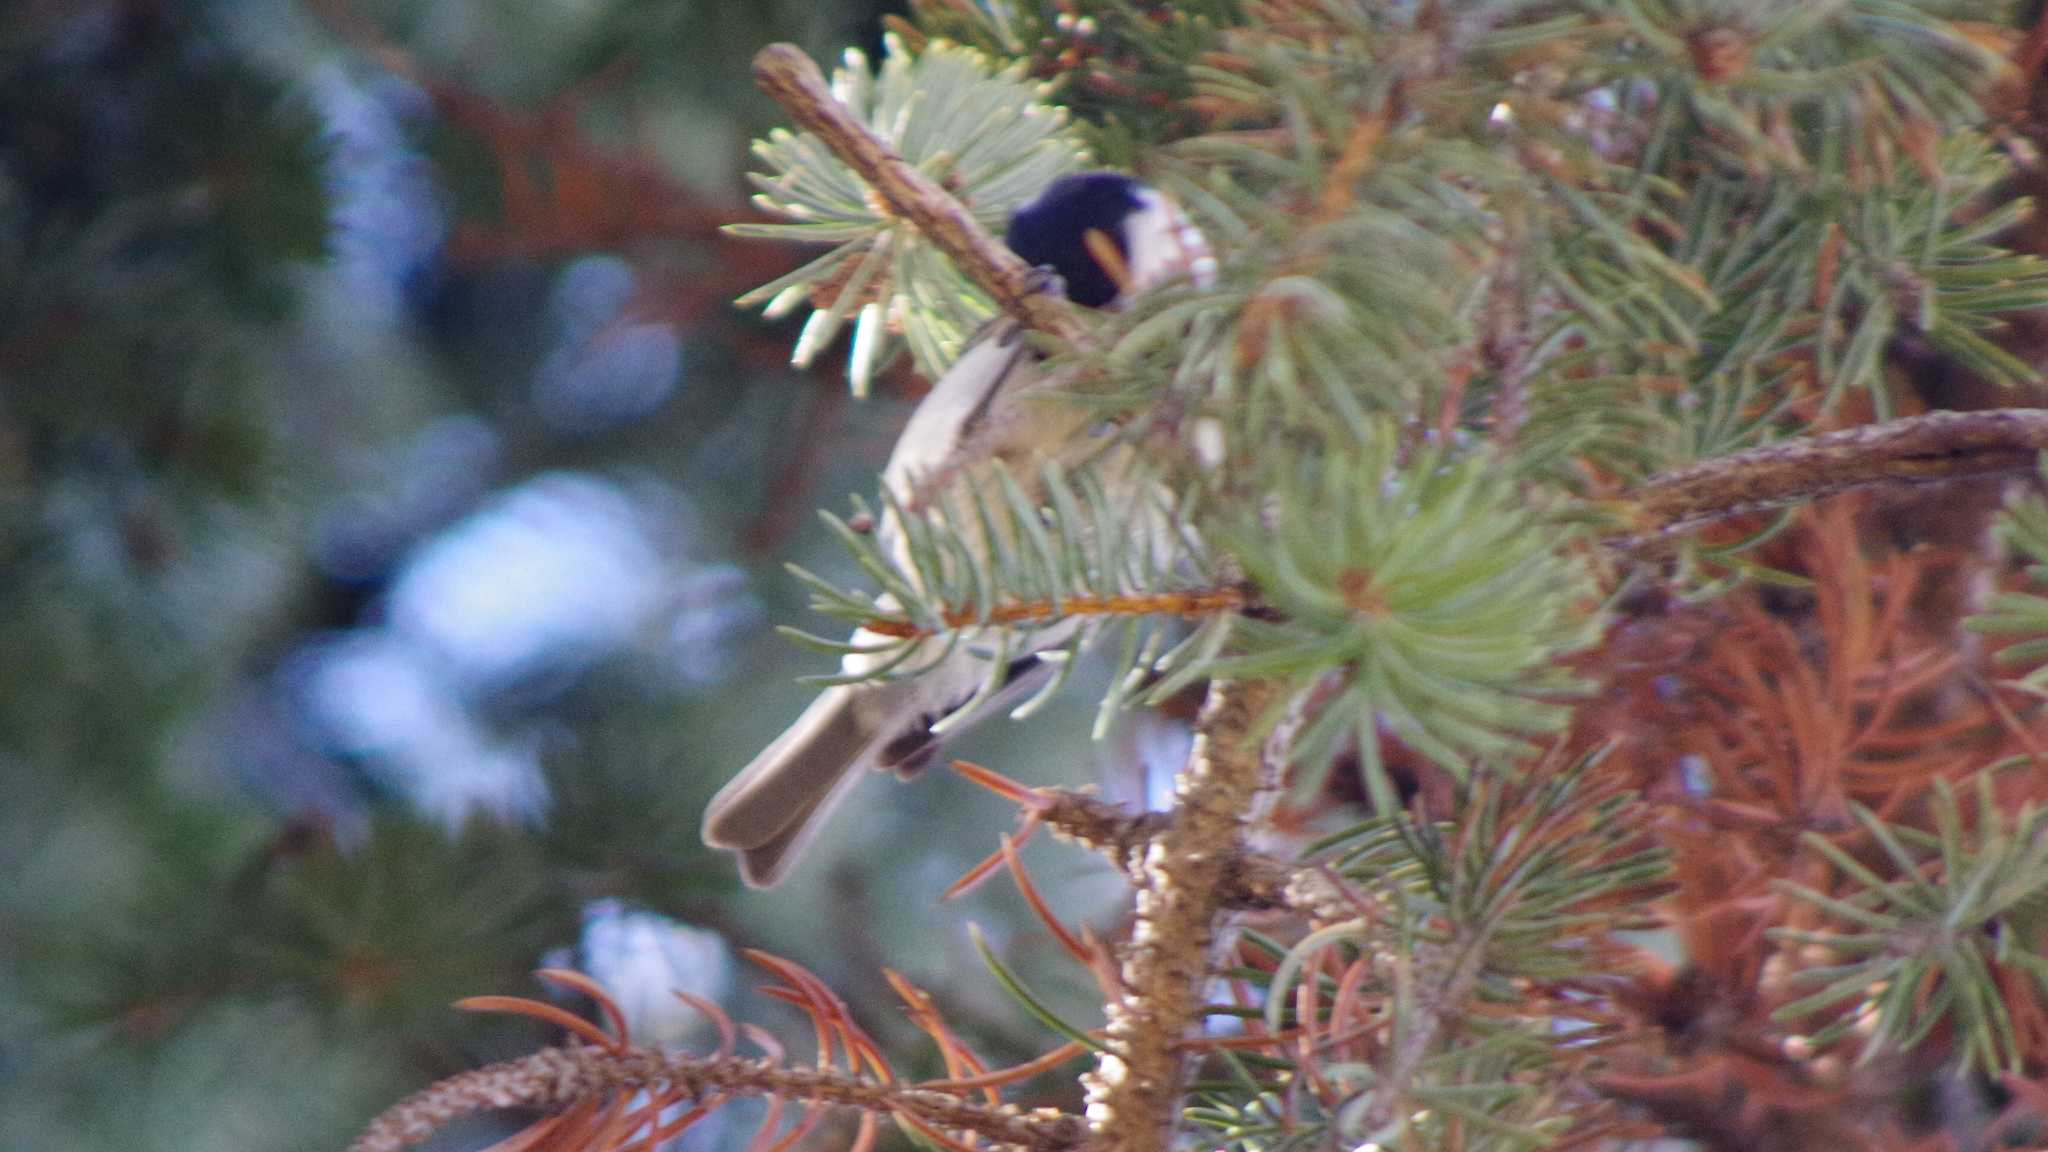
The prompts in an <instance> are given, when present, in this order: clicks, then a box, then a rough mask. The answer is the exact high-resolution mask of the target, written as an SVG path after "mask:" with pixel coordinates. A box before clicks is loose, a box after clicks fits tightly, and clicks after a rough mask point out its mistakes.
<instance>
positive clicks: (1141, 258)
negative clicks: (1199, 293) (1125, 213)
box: [1126, 188, 1216, 290]
mask: <svg viewBox="0 0 2048 1152" xmlns="http://www.w3.org/2000/svg"><path fill="white" fill-rule="evenodd" d="M1139 197H1140V198H1141V199H1142V200H1143V201H1144V205H1145V206H1144V207H1143V208H1141V209H1139V210H1138V211H1137V212H1135V213H1133V214H1132V215H1131V219H1130V222H1129V224H1128V225H1127V226H1126V227H1128V228H1129V235H1128V240H1129V247H1130V252H1131V279H1132V281H1133V285H1134V287H1135V288H1136V289H1138V290H1143V289H1146V288H1151V287H1154V286H1156V285H1158V284H1161V283H1164V282H1165V281H1167V280H1170V279H1172V278H1174V277H1175V276H1186V277H1187V278H1188V279H1189V280H1191V281H1193V282H1194V284H1195V285H1196V286H1197V287H1200V288H1206V287H1208V286H1209V285H1211V284H1214V283H1215V282H1216V255H1215V253H1214V252H1212V251H1211V250H1210V248H1209V239H1208V237H1206V236H1203V235H1202V230H1201V229H1199V228H1197V227H1195V223H1194V221H1192V220H1190V219H1188V215H1187V213H1186V212H1184V211H1182V210H1181V207H1180V205H1178V204H1176V203H1174V202H1173V201H1172V200H1171V199H1170V198H1168V197H1167V196H1166V195H1165V194H1164V193H1162V192H1159V191H1156V190H1154V189H1150V188H1147V189H1145V190H1144V191H1142V192H1140V193H1139Z"/></svg>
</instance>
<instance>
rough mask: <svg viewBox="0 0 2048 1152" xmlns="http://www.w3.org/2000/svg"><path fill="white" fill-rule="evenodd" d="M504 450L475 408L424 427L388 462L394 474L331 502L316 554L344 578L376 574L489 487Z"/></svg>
mask: <svg viewBox="0 0 2048 1152" xmlns="http://www.w3.org/2000/svg"><path fill="white" fill-rule="evenodd" d="M503 457H504V450H503V447H502V444H501V442H500V437H499V436H498V433H497V431H496V430H495V429H493V428H492V427H491V425H490V424H489V423H488V422H486V421H484V420H482V419H480V418H478V417H476V416H471V415H467V414H461V415H455V416H447V417H443V418H441V419H439V420H436V421H434V422H433V423H431V424H429V425H427V426H426V427H425V428H423V429H421V430H420V431H419V432H418V433H417V434H416V435H414V436H413V437H411V438H410V439H409V440H407V441H406V442H405V443H404V444H403V445H401V446H400V447H399V448H398V450H397V451H395V452H393V453H392V454H391V456H390V458H389V460H388V461H385V462H383V463H382V466H381V468H380V472H381V474H382V475H383V476H384V477H386V479H385V480H384V481H383V482H382V483H379V484H377V485H375V486H374V487H372V488H370V489H369V490H367V491H360V492H352V493H350V494H349V495H347V496H345V497H343V498H342V499H340V500H338V501H336V502H335V503H334V504H332V505H330V506H329V507H327V508H326V509H323V510H322V511H321V513H320V515H319V518H318V519H317V520H316V521H315V524H314V529H313V549H314V557H315V559H316V561H317V562H318V563H319V565H320V567H321V569H322V570H324V571H326V572H327V573H328V574H330V575H332V576H334V577H336V578H337V579H341V580H369V579H373V578H375V577H377V576H379V575H382V574H383V573H384V572H386V571H387V570H389V568H390V567H391V565H392V564H393V563H395V562H396V561H397V560H398V558H399V556H400V555H401V554H402V553H403V552H404V551H405V550H406V549H407V548H410V547H411V546H412V545H413V544H414V543H415V542H416V541H418V540H419V539H420V538H421V537H423V536H425V535H426V534H427V533H429V532H431V531H433V530H435V529H437V528H439V527H441V526H442V525H444V524H446V523H448V522H449V521H450V520H452V519H454V518H455V517H456V516H458V515H460V514H461V512H462V511H463V510H464V509H466V508H467V507H469V505H470V504H471V503H473V502H474V501H476V499H477V498H478V497H480V496H481V495H483V493H484V492H485V490H487V489H488V488H489V487H490V484H491V481H492V479H493V478H494V477H496V476H497V474H498V472H499V469H500V468H501V466H502V461H503Z"/></svg>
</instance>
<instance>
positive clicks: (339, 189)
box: [307, 65, 448, 321]
mask: <svg viewBox="0 0 2048 1152" xmlns="http://www.w3.org/2000/svg"><path fill="white" fill-rule="evenodd" d="M307 88H308V90H309V91H310V92H311V98H312V103H313V107H314V110H315V111H316V112H317V113H318V114H319V116H320V118H321V120H322V122H323V124H322V127H323V131H322V134H321V142H322V143H323V144H324V145H325V146H326V150H327V154H326V157H325V159H324V161H323V163H322V165H321V174H322V176H323V178H324V182H325V184H326V186H327V193H328V198H329V205H330V206H329V209H328V218H329V222H330V225H331V230H330V232H329V235H328V247H329V249H330V251H331V253H332V256H333V260H334V265H335V268H336V270H337V271H338V272H339V274H340V275H341V277H342V278H343V280H344V281H346V282H347V283H348V285H349V286H350V288H351V289H352V290H353V291H354V294H355V297H356V301H357V302H358V303H359V304H363V305H366V306H368V307H369V308H370V310H371V312H372V314H373V315H375V316H377V317H378V318H380V319H383V320H385V321H393V320H397V319H398V318H400V317H401V316H402V315H403V314H404V312H405V309H406V305H407V304H408V302H409V297H410V296H411V294H412V293H413V292H415V291H416V290H417V289H418V288H419V286H420V285H421V283H422V282H423V281H425V280H426V279H428V278H429V277H430V276H431V274H432V270H433V267H434V264H435V261H436V260H437V259H438V258H439V255H440V251H441V246H442V244H443V243H445V242H446V240H447V238H448V219H447V210H446V208H445V207H444V205H443V204H442V200H441V192H440V189H439V187H438V186H437V185H436V183H435V181H434V173H433V168H432V166H431V165H430V164H428V163H427V161H426V159H425V158H424V157H422V156H420V155H419V154H418V153H417V152H415V151H414V150H413V147H412V141H411V140H410V138H409V137H408V136H407V135H406V129H405V124H404V121H403V113H404V112H406V111H411V110H416V109H424V108H425V107H426V106H427V102H426V100H425V98H424V96H423V95H422V94H420V93H419V92H418V90H417V89H415V88H413V87H411V86H410V85H407V84H405V83H404V82H403V81H400V80H398V79H396V78H392V77H382V78H379V79H378V80H377V81H375V82H374V83H362V82H358V81H357V80H355V79H354V78H352V77H351V76H350V75H349V74H348V73H347V72H346V71H345V70H343V69H342V68H340V67H337V66H334V65H328V66H325V67H322V68H320V69H318V70H316V71H315V72H314V74H313V75H312V76H311V77H310V78H309V79H308V81H307Z"/></svg>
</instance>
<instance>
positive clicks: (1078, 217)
mask: <svg viewBox="0 0 2048 1152" xmlns="http://www.w3.org/2000/svg"><path fill="white" fill-rule="evenodd" d="M1004 239H1005V240H1006V241H1007V242H1008V244H1009V246H1010V248H1011V249H1012V250H1013V251H1015V252H1016V253H1017V255H1019V256H1021V257H1023V258H1024V260H1025V261H1026V262H1028V263H1030V264H1031V265H1033V266H1034V267H1039V268H1047V269H1050V270H1051V271H1052V273H1053V274H1054V275H1056V276H1057V277H1058V282H1059V284H1061V285H1062V286H1063V288H1064V290H1065V292H1066V294H1067V297H1068V298H1069V299H1071V300H1073V301H1074V302H1075V303H1076V304H1081V305H1084V306H1086V307H1089V308H1112V307H1115V306H1116V305H1117V304H1118V303H1119V302H1120V301H1121V300H1123V299H1125V298H1126V297H1128V296H1130V295H1132V294H1134V293H1137V292H1142V291H1144V290H1146V289H1147V288H1151V287H1153V286H1155V285H1157V284H1159V283H1161V282H1163V281H1166V280H1169V279H1172V278H1174V277H1177V276H1187V277H1189V278H1191V279H1193V280H1195V281H1197V282H1203V283H1206V282H1207V281H1208V280H1209V279H1210V278H1211V277H1213V275H1214V272H1215V259H1214V257H1213V256H1211V255H1210V253H1209V248H1208V244H1207V242H1206V241H1205V240H1204V239H1203V238H1202V235H1201V233H1200V232H1199V231H1197V230H1196V229H1195V227H1194V226H1193V225H1192V224H1191V223H1190V222H1189V221H1188V219H1187V217H1186V215H1185V214H1183V213H1182V212H1181V210H1180V208H1179V206H1178V205H1176V204H1174V203H1173V201H1172V200H1170V199H1168V198H1167V197H1166V196H1165V195H1164V194H1162V193H1160V192H1158V191H1157V190H1155V189H1152V188H1149V187H1146V186H1145V185H1143V184H1140V183H1138V182H1137V181H1135V180H1132V179H1130V178H1129V177H1126V176H1120V175H1117V174H1115V173H1111V172H1091V173H1084V174H1081V175H1075V176H1067V177H1064V178H1062V179H1060V180H1058V181H1056V182H1054V183H1053V185H1052V186H1051V187H1050V188H1048V189H1047V190H1046V191H1045V193H1044V194H1043V195H1041V196H1040V197H1039V198H1038V199H1036V200H1033V201H1032V202H1031V203H1029V204H1026V205H1025V206H1024V207H1022V208H1020V209H1018V211H1017V213H1016V215H1015V216H1013V217H1012V218H1011V220H1010V227H1009V231H1008V233H1007V235H1006V236H1005V237H1004ZM1059 383H1060V381H1058V380H1057V379H1052V378H1049V377H1048V376H1047V374H1046V373H1045V372H1044V371H1043V370H1042V361H1041V359H1040V357H1039V356H1038V355H1037V354H1035V353H1033V352H1032V351H1031V350H1030V349H1029V347H1028V345H1027V344H1026V342H1025V340H1024V339H1023V333H1022V332H1021V331H1020V330H1019V328H1018V327H1017V325H1016V324H1015V323H1014V322H1012V321H1009V320H1007V319H1005V320H997V321H995V322H993V323H991V324H990V325H989V326H988V328H986V329H984V330H983V331H982V332H981V333H979V334H978V335H977V336H976V337H975V339H974V340H973V341H972V342H970V343H969V345H968V347H967V349H966V350H965V351H964V352H963V353H962V354H961V356H960V359H959V360H958V361H956V362H955V363H954V365H953V367H952V368H951V369H950V370H949V371H947V373H946V374H945V376H944V377H942V378H941V379H940V380H939V382H938V383H937V384H936V385H934V386H933V388H932V390H931V392H930V394H928V395H927V396H926V397H925V398H924V400H923V401H922V402H921V403H920V404H919V405H918V406H917V410H916V411H915V412H913V413H912V414H911V417H910V422H909V423H908V424H906V425H905V426H904V429H903V434H902V436H901V437H900V438H899V439H898V440H897V441H896V448H895V450H894V451H893V452H892V453H891V454H890V456H889V463H888V466H887V468H885V469H884V470H883V472H882V483H883V485H884V486H886V487H887V488H888V490H889V492H890V493H891V495H892V496H893V497H894V498H895V499H896V500H897V501H898V502H899V503H900V504H901V505H902V506H903V507H905V508H907V509H919V508H923V507H926V506H927V505H928V504H929V502H930V500H931V498H932V497H934V496H935V495H937V494H938V490H939V489H940V488H942V487H944V486H945V485H947V484H949V483H952V482H954V481H955V480H956V479H959V478H962V477H965V478H967V480H968V482H975V480H976V478H977V477H979V476H986V475H987V473H988V468H987V465H989V464H990V463H996V462H999V463H1001V464H1003V465H1005V466H1007V467H1008V468H1009V470H1010V473H1011V474H1012V475H1013V476H1017V477H1020V478H1024V477H1031V476H1035V475H1036V474H1037V472H1038V465H1039V463H1041V462H1042V461H1044V460H1046V459H1048V458H1061V457H1064V456H1067V455H1071V454H1073V453H1074V451H1075V445H1076V443H1077V442H1085V441H1086V440H1087V439H1088V437H1087V436H1086V432H1085V429H1086V424H1087V420H1088V417H1087V415H1086V413H1085V412H1083V411H1081V410H1080V409H1079V408H1078V407H1076V406H1073V405H1067V406H1060V405H1058V404H1057V403H1056V402H1049V401H1047V400H1045V399H1043V398H1042V397H1041V398H1039V399H1037V400H1035V401H1033V400H1032V398H1033V396H1034V394H1038V393H1042V392H1044V391H1046V390H1047V389H1046V386H1047V385H1048V384H1053V385H1057V384H1059ZM878 532H879V534H880V535H879V540H880V542H881V543H882V545H883V546H884V548H886V549H887V550H888V551H890V552H891V553H892V554H895V555H898V556H899V557H900V556H901V555H902V554H903V551H904V549H905V544H904V540H903V531H902V527H901V525H899V524H897V523H896V522H895V520H894V517H893V516H891V517H884V518H883V521H882V523H881V524H880V526H879V527H878ZM908 567H909V565H908V564H907V563H906V564H904V568H905V569H908ZM1070 635H1071V629H1068V630H1066V631H1061V630H1059V629H1050V630H1047V631H1044V632H1040V633H1036V634H1034V635H1033V637H1032V642H1033V643H1034V645H1035V646H1036V647H1037V649H1038V650H1044V649H1046V648H1050V647H1053V646H1056V645H1058V644H1060V643H1063V642H1064V641H1065V640H1066V639H1067V638H1068V637H1069V636H1070ZM882 640H883V638H882V637H879V636H875V635H873V634H871V633H868V632H865V631H856V632H855V633H854V635H853V642H854V643H855V644H857V645H868V644H875V643H879V642H881V641H882ZM930 643H938V642H937V641H932V642H930ZM970 647H971V646H970V645H967V644H958V645H955V646H954V647H953V649H952V650H951V651H950V652H948V653H947V654H946V655H945V656H944V657H943V658H942V659H938V660H937V663H935V664H932V665H931V666H930V667H928V668H925V670H924V671H922V672H920V673H919V674H917V675H915V676H911V677H906V678H903V679H896V680H875V681H865V682H862V683H858V684H848V685H840V686H837V687H833V688H829V689H827V690H826V691H825V692H823V693H822V694H820V695H819V697H818V699H817V700H816V701H815V702H814V703H812V704H811V706H810V707H809V708H807V709H805V710H804V713H803V715H802V716H800V717H799V718H798V719H797V721H796V723H795V724H793V725H791V726H790V728H789V730H788V731H786V732H784V733H783V734H782V735H781V736H780V737H777V738H776V740H775V742H774V743H772V744H770V745H769V746H768V747H767V748H766V749H765V750H764V751H762V752H761V754H760V755H758V756H756V757H755V758H754V762H753V763H751V764H749V765H747V767H746V768H745V769H744V770H743V771H741V772H740V774H739V775H738V776H736V777H734V778H733V780H732V781H731V782H730V783H728V784H727V785H726V786H725V787H724V788H723V789H721V790H720V791H719V793H718V795H717V796H716V797H714V798H713V799H712V801H711V805H710V807H709V808H708V809H707V810H706V811H705V814H704V842H705V843H707V844H710V845H712V846H714V847H718V848H725V849H729V850H730V851H732V852H734V853H735V854H737V855H738V856H739V861H740V875H741V876H742V877H744V878H745V880H746V882H747V883H748V884H750V885H753V886H755V887H766V886H768V885H771V884H774V883H775V882H777V881H778V880H780V879H781V878H782V877H783V876H784V875H785V874H786V873H787V872H788V870H789V867H790V865H791V864H792V863H793V862H794V861H795V859H796V858H797V856H798V854H799V853H801V852H802V851H803V848H804V846H805V845H806V844H807V843H809V841H810V839H811V837H812V835H813V834H814V833H815V832H816V831H817V829H818V826H819V825H820V824H821V823H822V822H823V820H824V817H825V815H826V813H827V812H829V811H830V810H831V808H832V806H833V804H835V803H836V802H837V801H838V800H839V799H840V798H841V797H843V796H844V795H845V794H846V792H847V791H848V790H849V789H850V788H851V787H852V786H853V785H854V784H855V783H856V782H857V781H858V780H859V778H860V773H859V771H858V770H859V769H862V768H875V769H889V770H892V771H894V772H896V773H898V774H899V775H903V776H908V775H910V774H911V773H913V772H916V771H917V770H918V769H920V768H922V767H924V766H925V765H926V764H928V763H930V762H931V760H932V758H933V757H934V756H935V755H936V754H937V752H938V740H939V737H938V736H937V735H936V734H934V732H933V731H932V728H933V726H934V725H935V724H938V723H939V722H940V721H941V720H943V719H944V718H945V717H947V716H949V715H951V714H952V713H953V712H955V711H957V710H958V709H960V708H961V707H963V706H964V705H966V704H967V703H968V701H969V700H970V699H972V698H973V697H974V695H975V693H976V691H977V689H979V688H980V687H981V685H982V683H983V682H984V681H985V680H986V679H988V671H989V670H988V668H987V666H986V663H985V659H986V658H985V657H984V656H981V655H977V654H976V653H975V652H973V651H971V650H970ZM933 656H934V657H935V658H936V657H937V653H936V652H935V653H933ZM874 663H875V659H874V658H873V657H869V656H865V655H862V654H859V653H855V654H850V655H848V656H847V657H846V658H845V659H844V660H843V661H842V665H841V666H842V668H843V669H844V670H845V671H846V672H847V673H848V674H860V673H862V672H864V671H869V670H871V669H872V667H873V665H874ZM927 663H931V661H930V660H921V659H919V657H918V656H916V655H913V656H912V657H911V658H910V659H909V660H908V661H907V662H906V664H905V666H907V667H921V666H923V665H924V664H927ZM1050 671H1051V669H1050V667H1048V666H1046V665H1045V664H1044V663H1043V662H1041V661H1040V660H1039V659H1038V658H1037V657H1036V656H1034V655H1032V654H1030V653H1029V652H1025V653H1023V654H1021V655H1019V656H1016V657H1015V658H1013V659H1012V660H1011V663H1010V666H1009V668H1008V670H1007V680H1006V681H1005V686H1004V688H1003V689H1002V690H1001V692H999V693H998V694H996V696H995V697H994V698H992V699H990V700H989V701H988V702H987V706H988V708H996V707H1002V706H1003V705H1004V701H1005V700H1006V699H1011V700H1014V699H1017V698H1019V697H1022V696H1024V695H1025V694H1027V693H1029V692H1031V691H1034V690H1035V689H1036V688H1037V687H1038V686H1039V685H1040V684H1042V683H1043V680H1044V677H1045V676H1046V675H1048V674H1050ZM986 710H987V709H982V710H980V711H986Z"/></svg>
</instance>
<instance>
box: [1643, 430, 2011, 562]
mask: <svg viewBox="0 0 2048 1152" xmlns="http://www.w3.org/2000/svg"><path fill="white" fill-rule="evenodd" d="M2044 451H2048V408H1992V409H1988V410H1984V411H1978V412H1934V413H1930V414H1929V415H1926V416H1912V417H1907V418H1905V419H1902V420H1888V421H1885V422H1884V423H1881V424H1866V425H1863V426H1861V427H1858V428H1849V429H1845V430H1843V431H1840V432H1828V433H1823V434H1822V435H1819V436H1805V437H1801V438H1799V439H1796V440H1786V441H1784V442H1782V443H1778V444H1767V445H1765V446H1764V447H1761V448H1753V449H1750V450H1749V451H1747V452H1735V453H1731V454H1730V455H1727V456H1720V457H1716V458H1715V459H1712V460H1708V461H1706V462H1705V463H1703V464H1698V465H1695V466H1694V467H1691V468H1687V469H1685V470H1683V471H1679V472H1671V473H1667V474H1665V475H1663V476H1659V477H1656V478H1654V479H1652V480H1650V481H1648V482H1646V483H1644V484H1642V485H1641V486H1639V487H1637V488H1636V489H1635V490H1634V491H1633V492H1631V493H1629V494H1628V496H1627V497H1626V498H1625V499H1626V500H1627V502H1628V504H1629V505H1630V508H1629V512H1630V514H1631V515H1632V517H1633V519H1634V527H1633V532H1632V538H1633V539H1634V540H1635V541H1636V542H1639V543H1640V542H1647V541H1649V540H1652V539H1654V538H1656V537H1658V536H1666V535H1671V534H1674V533H1678V532H1683V531H1685V530H1687V529H1690V528H1695V527H1699V526H1701V525H1703V524H1707V523H1709V522H1711V521H1714V520H1719V519H1722V518H1724V517H1728V516H1735V515H1740V514H1741V513H1744V512H1756V511H1761V510H1764V509H1769V508H1777V507H1782V506H1784V505H1787V504H1794V503H1798V502H1800V501H1803V500H1810V499H1813V498H1814V497H1818V496H1827V495H1831V494H1833V493H1837V492H1846V491H1849V490H1851V489H1854V488H1866V487H1870V486H1873V485H1878V484H1926V483H1933V482H1937V481H1944V480H1966V479H1971V478H1978V477H1985V476H2005V475H2024V474H2028V473H2032V472H2034V471H2035V470H2036V469H2037V468H2038V467H2039V464H2040V457H2041V453H2042V452H2044Z"/></svg>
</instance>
